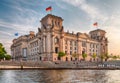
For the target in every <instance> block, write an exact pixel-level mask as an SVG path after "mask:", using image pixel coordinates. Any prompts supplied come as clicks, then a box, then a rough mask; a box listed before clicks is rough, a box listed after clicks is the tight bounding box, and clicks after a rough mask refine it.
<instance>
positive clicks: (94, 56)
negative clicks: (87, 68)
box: [92, 53, 97, 61]
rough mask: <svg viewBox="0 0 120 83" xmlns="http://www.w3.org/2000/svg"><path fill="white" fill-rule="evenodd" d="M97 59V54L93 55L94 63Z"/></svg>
mask: <svg viewBox="0 0 120 83" xmlns="http://www.w3.org/2000/svg"><path fill="white" fill-rule="evenodd" d="M96 57H97V55H96V54H95V53H93V55H92V58H93V60H94V61H95V58H96Z"/></svg>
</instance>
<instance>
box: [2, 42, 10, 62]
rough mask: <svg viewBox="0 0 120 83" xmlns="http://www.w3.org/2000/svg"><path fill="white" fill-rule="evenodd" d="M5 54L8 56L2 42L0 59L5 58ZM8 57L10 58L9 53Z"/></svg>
mask: <svg viewBox="0 0 120 83" xmlns="http://www.w3.org/2000/svg"><path fill="white" fill-rule="evenodd" d="M6 56H7V57H8V55H7V52H6V50H5V48H4V47H3V45H2V43H0V60H1V59H4V58H6ZM9 58H10V55H9ZM10 59H11V58H10Z"/></svg>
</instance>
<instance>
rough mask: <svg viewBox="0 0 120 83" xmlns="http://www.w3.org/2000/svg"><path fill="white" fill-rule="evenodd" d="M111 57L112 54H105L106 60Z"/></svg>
mask: <svg viewBox="0 0 120 83" xmlns="http://www.w3.org/2000/svg"><path fill="white" fill-rule="evenodd" d="M109 58H110V56H109V55H108V53H106V54H105V61H107V60H108V59H109Z"/></svg>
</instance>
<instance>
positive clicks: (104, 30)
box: [90, 29, 106, 33]
mask: <svg viewBox="0 0 120 83" xmlns="http://www.w3.org/2000/svg"><path fill="white" fill-rule="evenodd" d="M96 31H102V32H104V33H106V32H105V30H102V29H96V30H93V31H90V33H92V32H96Z"/></svg>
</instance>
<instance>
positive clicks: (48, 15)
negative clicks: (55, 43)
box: [41, 14, 63, 21]
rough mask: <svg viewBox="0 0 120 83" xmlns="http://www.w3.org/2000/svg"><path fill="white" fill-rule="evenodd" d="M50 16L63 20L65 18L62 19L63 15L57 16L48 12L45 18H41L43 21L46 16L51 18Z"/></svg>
mask: <svg viewBox="0 0 120 83" xmlns="http://www.w3.org/2000/svg"><path fill="white" fill-rule="evenodd" d="M49 17H50V18H57V19H59V20H61V21H63V19H62V18H61V17H59V16H55V15H52V14H47V15H46V16H45V17H43V18H42V19H41V21H42V20H44V19H46V18H49Z"/></svg>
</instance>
